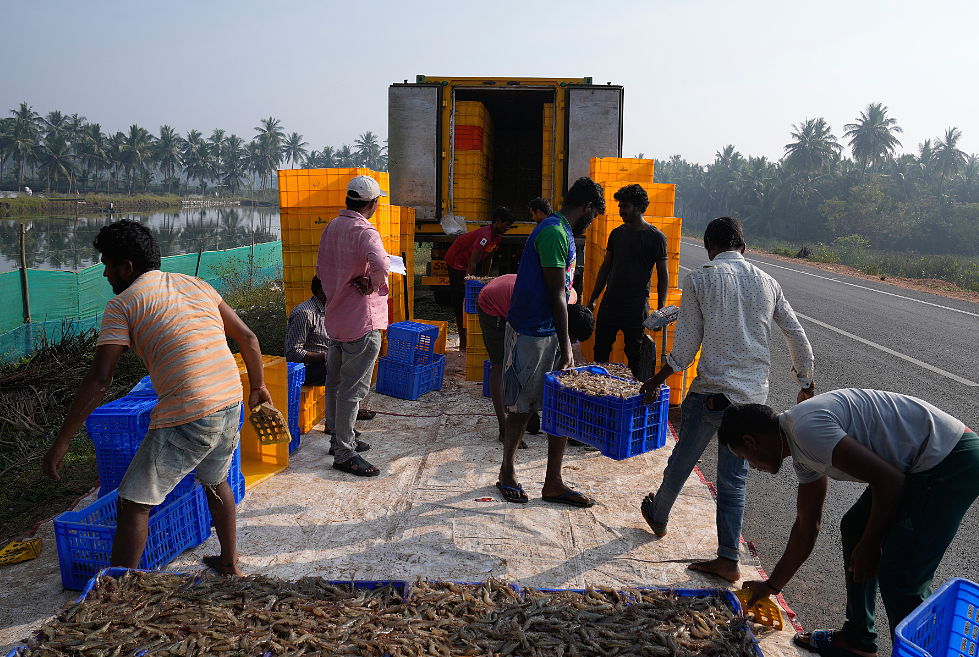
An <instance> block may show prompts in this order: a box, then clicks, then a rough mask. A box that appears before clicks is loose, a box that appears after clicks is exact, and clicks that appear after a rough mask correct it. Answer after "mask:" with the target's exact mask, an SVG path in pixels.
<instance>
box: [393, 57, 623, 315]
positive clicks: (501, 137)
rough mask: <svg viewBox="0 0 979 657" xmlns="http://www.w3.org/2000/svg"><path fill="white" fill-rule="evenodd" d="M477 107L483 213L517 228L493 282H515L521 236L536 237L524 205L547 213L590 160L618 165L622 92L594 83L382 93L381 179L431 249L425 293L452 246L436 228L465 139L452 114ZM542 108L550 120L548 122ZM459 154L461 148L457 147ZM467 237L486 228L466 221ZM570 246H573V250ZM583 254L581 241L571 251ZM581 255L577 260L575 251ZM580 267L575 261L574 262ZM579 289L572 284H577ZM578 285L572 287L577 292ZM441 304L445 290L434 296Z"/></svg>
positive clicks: (408, 88)
mask: <svg viewBox="0 0 979 657" xmlns="http://www.w3.org/2000/svg"><path fill="white" fill-rule="evenodd" d="M467 103H468V104H469V105H470V106H471V105H472V104H473V103H480V104H481V105H482V106H483V107H484V108H485V113H486V114H487V115H488V121H489V124H491V126H492V130H491V131H487V132H486V133H484V135H483V136H484V137H485V139H486V143H485V144H483V145H482V146H483V148H484V149H485V150H486V151H487V152H489V153H491V154H492V162H491V164H490V165H489V166H490V171H489V172H488V175H487V177H488V178H491V179H492V182H491V183H486V184H487V189H486V192H485V195H484V196H485V205H486V207H488V208H490V209H491V208H495V207H497V206H500V205H503V206H506V207H508V208H510V210H512V211H513V212H514V214H515V215H516V218H517V223H516V224H514V227H513V228H511V230H510V231H509V232H508V233H507V235H506V236H505V237H504V240H503V243H502V244H501V246H500V250H499V252H498V253H497V254H496V256H495V257H494V263H498V264H499V267H500V273H501V274H505V273H515V272H516V267H517V263H518V262H519V258H520V253H521V252H522V251H523V245H524V243H525V242H526V239H527V235H528V234H529V233H530V231H531V230H532V229H533V227H534V223H533V220H532V218H531V215H530V210H529V209H528V207H527V204H528V203H529V202H530V200H531V199H534V198H536V197H538V196H544V197H545V198H547V199H548V200H549V201H550V202H551V205H552V207H554V209H558V208H560V207H561V205H562V202H563V195H564V192H565V191H566V190H567V189H568V187H569V185H570V184H573V182H574V181H575V180H577V179H578V178H579V177H581V176H587V175H588V174H589V163H590V160H591V158H593V157H622V103H623V88H622V87H621V86H620V85H613V84H612V83H610V82H609V83H606V84H594V83H593V81H592V78H590V77H583V78H452V77H443V76H424V75H419V76H417V77H416V78H415V81H414V82H409V81H408V80H405V81H404V82H403V83H401V84H392V85H391V86H390V88H389V90H388V171H389V174H390V185H391V194H390V202H391V203H392V204H394V205H402V206H410V207H413V208H415V221H416V227H415V239H416V241H417V242H420V243H431V244H432V254H433V259H432V265H431V270H430V272H429V275H428V276H426V277H425V278H424V279H423V283H424V284H426V285H434V286H437V288H438V287H441V286H447V285H448V271H447V269H446V268H445V267H446V265H445V263H444V261H442V260H441V258H440V256H444V253H445V251H446V250H447V249H448V246H449V244H451V242H452V240H453V239H454V237H453V236H450V235H446V234H445V233H444V231H443V228H442V225H441V223H440V222H441V220H442V219H443V218H444V217H446V215H449V214H461V213H459V212H456V213H453V207H454V206H456V207H457V206H458V205H459V200H458V199H456V198H454V196H455V192H454V188H455V187H457V185H456V184H454V183H458V182H459V180H457V179H456V178H457V176H459V177H461V174H457V172H456V169H457V168H458V167H457V165H456V155H457V154H458V153H459V150H458V149H459V148H460V146H467V145H471V144H468V142H469V141H471V139H472V130H470V129H469V127H468V126H466V127H465V129H464V128H463V127H461V124H459V123H458V121H457V120H456V119H457V109H459V108H460V107H463V106H466V104H467ZM548 106H549V110H550V111H549V114H550V116H547V114H548V112H547V110H548ZM464 141H465V142H467V144H463V142H464ZM471 215H472V213H469V214H468V215H467V220H468V225H467V228H468V229H470V230H472V229H474V228H476V227H478V226H479V225H481V223H482V222H483V221H485V219H486V218H487V217H486V216H485V215H483V216H480V217H479V219H482V220H483V221H479V220H477V221H473V220H472V216H471ZM576 241H577V240H576ZM578 246H579V247H583V241H581V242H578ZM579 253H580V251H579ZM578 262H579V266H581V264H582V263H583V259H582V258H579V259H578ZM575 278H576V280H577V281H580V280H581V277H580V276H576V277H575ZM579 285H580V283H579ZM437 288H436V293H437V296H440V297H443V298H444V296H445V294H446V293H447V289H448V288H447V287H446V288H443V289H441V290H440V289H437Z"/></svg>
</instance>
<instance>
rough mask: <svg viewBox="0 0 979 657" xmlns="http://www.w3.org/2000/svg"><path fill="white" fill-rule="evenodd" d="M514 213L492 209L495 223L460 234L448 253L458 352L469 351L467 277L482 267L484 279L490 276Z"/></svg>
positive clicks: (447, 263)
mask: <svg viewBox="0 0 979 657" xmlns="http://www.w3.org/2000/svg"><path fill="white" fill-rule="evenodd" d="M513 221H514V217H513V213H512V212H510V210H509V209H507V208H505V207H503V206H500V207H498V208H496V209H495V210H493V223H491V224H490V225H489V226H483V227H482V228H478V229H476V230H474V231H471V232H468V233H466V234H464V235H460V236H459V237H457V238H456V239H455V241H454V242H453V243H452V246H450V247H449V251H448V253H446V254H445V264H446V265H448V266H449V292H450V294H451V295H452V307H453V309H455V314H456V328H457V329H458V330H459V351H465V350H466V325H465V324H464V323H463V321H462V319H463V317H462V314H463V313H462V308H463V302H464V301H465V298H466V276H474V275H475V274H476V266H477V265H480V264H481V265H482V269H483V276H486V275H487V274H489V270H490V267H491V266H492V265H493V253H495V252H496V249H497V247H499V246H500V242H501V241H503V234H504V233H506V232H507V231H508V230H510V226H512V225H513Z"/></svg>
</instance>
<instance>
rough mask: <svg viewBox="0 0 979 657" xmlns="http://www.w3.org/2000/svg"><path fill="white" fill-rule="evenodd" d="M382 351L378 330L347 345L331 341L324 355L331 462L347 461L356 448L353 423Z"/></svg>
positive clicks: (368, 388) (369, 387) (368, 389)
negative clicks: (330, 434)
mask: <svg viewBox="0 0 979 657" xmlns="http://www.w3.org/2000/svg"><path fill="white" fill-rule="evenodd" d="M380 352H381V332H380V331H379V330H377V329H375V330H373V331H370V332H369V333H366V334H364V336H363V337H362V338H359V339H357V340H351V341H350V342H340V341H339V340H330V350H329V352H327V355H326V425H327V426H328V427H332V428H333V437H332V438H331V439H330V446H331V447H332V448H333V451H334V462H335V463H343V462H344V461H349V460H350V459H351V458H352V457H353V456H354V455H355V452H354V450H355V449H356V448H357V438H356V437H355V434H354V422H356V421H357V411H359V410H360V402H361V401H363V399H364V397H366V396H367V393H368V392H369V391H370V389H371V374H372V373H373V372H374V361H376V360H377V355H378V354H379V353H380Z"/></svg>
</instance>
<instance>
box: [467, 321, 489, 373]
mask: <svg viewBox="0 0 979 657" xmlns="http://www.w3.org/2000/svg"><path fill="white" fill-rule="evenodd" d="M465 323H466V381H482V380H483V361H485V360H486V359H487V358H489V352H488V351H486V345H485V344H484V343H483V329H482V327H481V326H480V325H479V315H474V314H470V313H465Z"/></svg>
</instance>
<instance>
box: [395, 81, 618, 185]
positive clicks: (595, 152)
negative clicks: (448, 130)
mask: <svg viewBox="0 0 979 657" xmlns="http://www.w3.org/2000/svg"><path fill="white" fill-rule="evenodd" d="M622 99H623V89H622V87H621V86H605V87H602V86H585V87H568V101H567V103H568V107H567V117H568V157H567V167H568V168H567V176H566V178H565V180H566V181H567V187H570V186H571V185H573V184H574V181H576V180H577V179H578V178H580V177H581V176H587V175H588V174H589V173H590V171H591V167H590V161H591V158H593V157H622ZM392 184H393V181H392ZM567 187H566V188H567Z"/></svg>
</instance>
